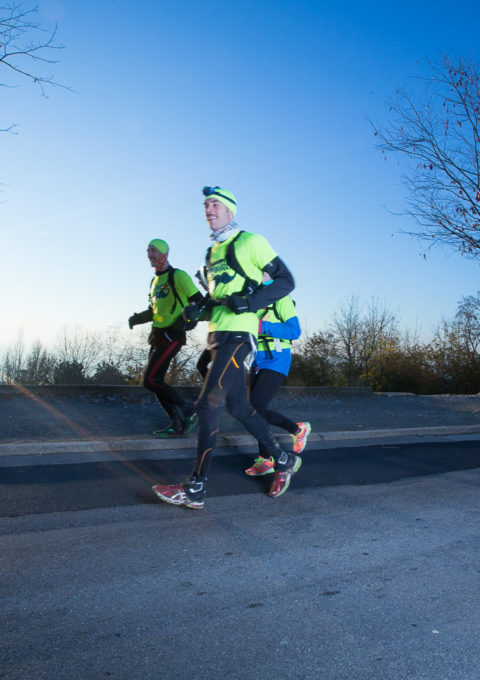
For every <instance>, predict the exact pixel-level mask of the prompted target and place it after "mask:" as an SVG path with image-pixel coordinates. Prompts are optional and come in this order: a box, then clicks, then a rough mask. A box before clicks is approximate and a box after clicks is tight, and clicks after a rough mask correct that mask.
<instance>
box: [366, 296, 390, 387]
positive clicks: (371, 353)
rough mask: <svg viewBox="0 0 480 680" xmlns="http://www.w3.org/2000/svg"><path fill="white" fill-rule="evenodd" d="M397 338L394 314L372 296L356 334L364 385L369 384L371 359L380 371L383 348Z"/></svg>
mask: <svg viewBox="0 0 480 680" xmlns="http://www.w3.org/2000/svg"><path fill="white" fill-rule="evenodd" d="M397 340H398V333H397V330H396V319H395V315H394V314H392V313H391V312H389V311H388V310H387V309H386V308H385V306H380V304H379V303H378V302H377V301H376V300H374V299H373V298H372V300H371V301H370V304H369V306H368V311H367V314H366V316H365V317H364V318H363V319H362V321H361V324H360V331H359V334H358V356H359V359H360V360H361V361H362V364H363V373H364V380H365V384H366V385H369V384H370V365H371V363H372V360H373V359H375V362H376V364H377V371H378V370H380V371H381V367H382V359H383V354H384V351H385V349H386V348H387V347H388V346H391V344H392V343H393V344H396V342H397Z"/></svg>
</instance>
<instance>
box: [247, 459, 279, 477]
mask: <svg viewBox="0 0 480 680" xmlns="http://www.w3.org/2000/svg"><path fill="white" fill-rule="evenodd" d="M273 464H274V460H273V456H271V457H270V458H262V456H258V458H255V462H254V464H253V465H252V467H249V468H248V469H247V470H245V474H246V475H248V476H249V477H263V475H269V474H271V473H273V472H275V470H274V469H273Z"/></svg>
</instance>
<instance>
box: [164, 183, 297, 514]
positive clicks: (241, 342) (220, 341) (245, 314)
mask: <svg viewBox="0 0 480 680" xmlns="http://www.w3.org/2000/svg"><path fill="white" fill-rule="evenodd" d="M203 194H204V196H205V203H204V205H205V216H206V218H207V222H208V224H209V226H210V229H211V231H212V239H213V245H212V247H211V248H210V249H209V251H208V254H207V258H206V263H205V274H206V280H207V284H208V293H209V302H210V305H209V306H210V314H209V317H210V318H209V327H208V328H209V337H208V346H209V348H211V349H212V365H211V367H210V370H209V371H208V373H207V376H206V378H205V382H204V385H203V388H202V392H201V394H200V397H199V400H198V402H197V406H196V408H197V413H198V415H199V436H198V442H197V456H196V460H195V463H194V467H193V471H192V475H191V476H190V477H189V479H187V480H186V481H185V482H184V483H182V484H173V485H167V486H166V485H161V484H157V485H155V486H154V487H153V490H154V492H155V494H156V495H157V496H158V497H159V498H160V499H161V500H162V501H165V502H167V503H173V504H174V505H185V506H186V507H189V508H197V509H200V508H203V506H204V498H205V494H206V483H207V475H208V471H209V467H210V463H211V459H212V455H213V452H214V450H215V445H216V440H217V435H218V425H219V415H220V409H221V408H222V407H223V405H224V404H225V403H226V406H227V409H228V410H229V412H230V414H231V415H233V416H234V417H235V418H237V419H238V420H240V422H242V424H243V425H244V426H245V427H246V429H247V430H248V431H249V432H250V433H251V434H253V435H254V437H256V438H257V440H258V441H259V442H260V443H261V444H262V445H263V446H264V447H265V450H266V452H267V454H268V456H272V457H273V459H274V461H275V462H274V471H275V474H274V479H273V483H272V486H271V487H270V491H269V495H270V496H271V497H272V498H277V497H278V496H281V495H282V494H283V493H284V492H285V491H286V490H287V488H288V486H289V484H290V480H291V478H292V475H293V474H294V473H295V472H297V470H298V469H299V468H300V465H301V463H302V459H301V458H300V457H299V456H297V455H296V454H294V453H289V452H288V451H284V450H282V448H281V447H280V445H279V444H278V442H277V441H276V440H275V438H274V437H273V435H272V433H271V431H270V428H269V426H268V423H267V422H266V420H265V419H264V418H262V416H261V415H260V414H259V413H258V412H257V411H256V410H255V409H253V408H252V406H251V404H250V402H249V400H248V393H247V387H246V373H245V367H244V361H245V359H246V358H247V356H248V355H249V354H250V352H251V350H252V346H254V345H255V342H256V339H257V336H258V317H257V315H256V312H257V310H259V309H261V308H263V307H266V306H267V305H268V304H270V303H272V302H275V301H276V300H279V299H280V298H282V297H284V296H285V295H288V293H290V292H291V291H292V290H293V288H294V281H293V277H292V275H291V273H290V272H289V270H288V269H287V267H286V265H285V264H284V262H283V261H282V260H281V259H280V258H279V257H278V255H277V254H276V252H275V251H274V250H273V248H272V247H271V245H270V244H269V243H268V241H267V240H266V239H265V238H263V237H262V236H259V235H258V234H252V233H248V232H241V233H239V232H240V230H239V228H238V225H237V224H236V222H235V221H234V217H235V213H236V210H237V202H236V199H235V196H234V195H233V194H232V193H231V192H230V191H227V190H225V189H222V188H221V187H204V189H203ZM234 241H235V243H233V242H234ZM232 244H233V245H234V246H235V247H234V251H235V260H236V262H237V264H239V265H240V266H241V269H242V273H240V272H239V271H238V269H237V268H236V267H235V266H233V264H232V261H231V260H229V249H231V246H232ZM265 272H266V273H267V274H268V275H269V276H270V277H271V279H272V284H271V285H270V286H268V287H267V286H260V283H261V281H262V279H263V276H264V273H265ZM184 314H185V316H186V318H187V319H192V320H194V319H195V318H199V314H200V310H198V309H196V308H195V307H192V306H189V307H187V308H186V309H185V310H184Z"/></svg>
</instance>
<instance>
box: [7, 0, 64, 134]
mask: <svg viewBox="0 0 480 680" xmlns="http://www.w3.org/2000/svg"><path fill="white" fill-rule="evenodd" d="M37 12H38V6H34V7H30V8H27V9H25V8H24V7H23V5H22V4H21V3H17V2H7V3H5V4H3V5H0V67H3V68H2V73H4V74H6V73H7V72H8V73H10V75H12V76H13V77H14V78H13V81H12V84H7V83H5V82H0V87H12V86H13V84H15V80H16V78H17V77H20V78H26V79H28V80H30V81H32V82H33V83H34V84H35V85H37V86H38V87H40V90H41V93H42V95H43V96H46V89H47V87H66V86H65V85H61V84H60V83H58V82H56V81H55V80H54V79H53V76H51V75H47V74H45V73H42V69H44V67H45V66H51V65H53V64H55V63H56V62H57V60H56V59H51V58H50V55H51V54H52V52H53V51H56V50H61V49H63V45H58V44H56V43H55V39H56V31H57V28H56V26H55V28H53V29H52V30H48V29H46V28H44V27H43V26H42V25H41V24H40V23H39V22H38V21H36V20H35V15H36V14H37ZM66 89H69V88H66ZM13 127H14V126H10V127H8V128H4V129H3V130H2V131H3V132H5V131H11V130H12V129H13Z"/></svg>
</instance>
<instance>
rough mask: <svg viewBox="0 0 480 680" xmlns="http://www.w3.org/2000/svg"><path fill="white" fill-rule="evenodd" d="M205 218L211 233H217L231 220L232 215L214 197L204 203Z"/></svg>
mask: <svg viewBox="0 0 480 680" xmlns="http://www.w3.org/2000/svg"><path fill="white" fill-rule="evenodd" d="M205 217H206V218H207V222H208V224H209V225H210V229H211V230H212V231H218V230H219V229H222V228H223V227H224V226H225V225H227V224H228V223H229V222H231V221H232V220H233V213H232V211H231V210H229V209H228V208H227V206H226V205H224V204H223V203H222V202H221V201H219V200H217V199H216V198H215V197H213V196H212V198H207V200H206V201H205Z"/></svg>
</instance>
